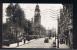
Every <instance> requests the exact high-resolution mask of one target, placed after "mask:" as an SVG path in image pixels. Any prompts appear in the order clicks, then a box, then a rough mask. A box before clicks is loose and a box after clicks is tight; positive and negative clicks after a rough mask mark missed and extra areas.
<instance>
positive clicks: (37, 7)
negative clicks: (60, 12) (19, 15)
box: [35, 3, 40, 12]
mask: <svg viewBox="0 0 77 50" xmlns="http://www.w3.org/2000/svg"><path fill="white" fill-rule="evenodd" d="M35 11H38V12H40V9H39V5H38V3H37V5H36V8H35Z"/></svg>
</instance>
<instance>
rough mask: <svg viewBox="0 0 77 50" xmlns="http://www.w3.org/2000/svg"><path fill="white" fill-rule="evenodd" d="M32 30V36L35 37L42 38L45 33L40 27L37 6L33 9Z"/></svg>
mask: <svg viewBox="0 0 77 50" xmlns="http://www.w3.org/2000/svg"><path fill="white" fill-rule="evenodd" d="M33 30H34V31H33V32H34V35H37V36H38V37H42V35H43V36H44V34H45V33H46V30H45V28H44V27H43V26H42V25H41V15H40V9H39V5H38V4H37V5H36V8H35V14H34V22H33Z"/></svg>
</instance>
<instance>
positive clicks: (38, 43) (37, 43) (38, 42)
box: [17, 38, 55, 48]
mask: <svg viewBox="0 0 77 50" xmlns="http://www.w3.org/2000/svg"><path fill="white" fill-rule="evenodd" d="M44 39H45V38H40V39H34V40H31V41H30V42H29V43H27V44H24V45H22V46H19V47H17V48H53V47H52V46H53V41H54V40H55V38H51V39H50V40H49V43H44Z"/></svg>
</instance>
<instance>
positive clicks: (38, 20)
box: [34, 4, 41, 26]
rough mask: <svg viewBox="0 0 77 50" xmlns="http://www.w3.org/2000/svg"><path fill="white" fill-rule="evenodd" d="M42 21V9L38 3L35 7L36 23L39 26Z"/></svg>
mask: <svg viewBox="0 0 77 50" xmlns="http://www.w3.org/2000/svg"><path fill="white" fill-rule="evenodd" d="M40 22H41V16H40V9H39V5H38V4H37V5H36V8H35V15H34V24H35V25H36V26H38V25H40Z"/></svg>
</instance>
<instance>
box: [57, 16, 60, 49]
mask: <svg viewBox="0 0 77 50" xmlns="http://www.w3.org/2000/svg"><path fill="white" fill-rule="evenodd" d="M57 21H58V32H57V37H58V39H57V48H59V29H60V28H59V27H60V26H59V21H60V17H59V16H58V18H57Z"/></svg>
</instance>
